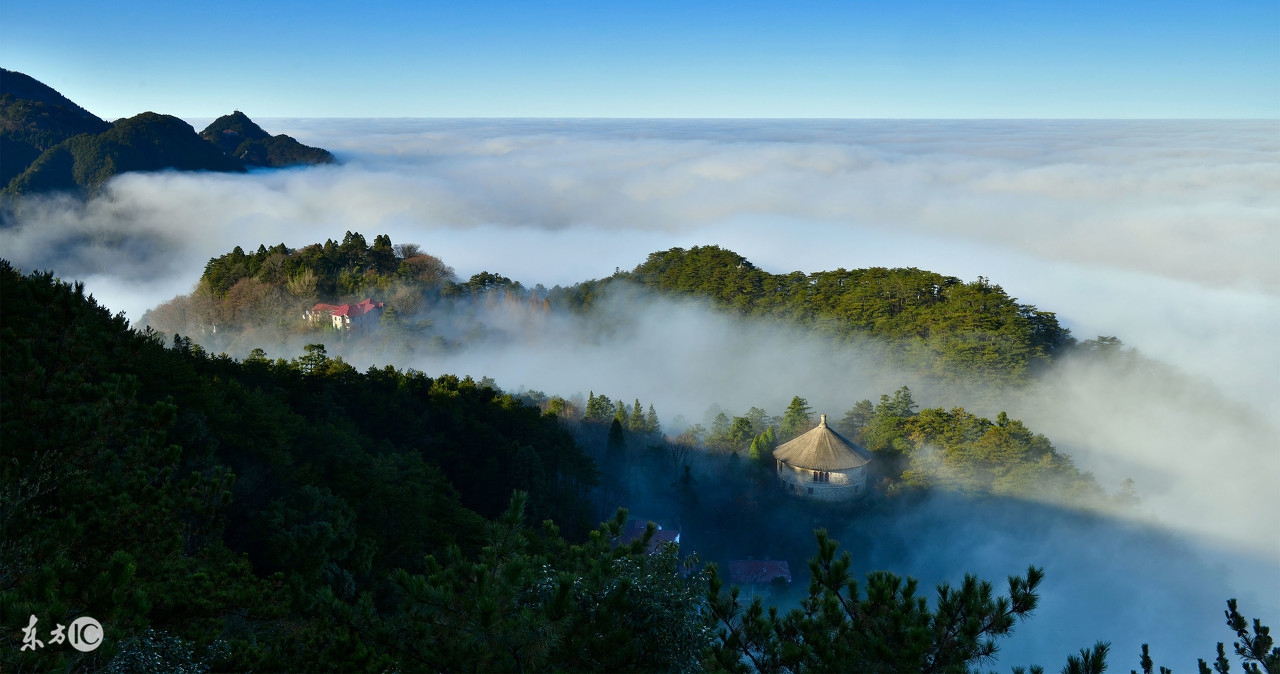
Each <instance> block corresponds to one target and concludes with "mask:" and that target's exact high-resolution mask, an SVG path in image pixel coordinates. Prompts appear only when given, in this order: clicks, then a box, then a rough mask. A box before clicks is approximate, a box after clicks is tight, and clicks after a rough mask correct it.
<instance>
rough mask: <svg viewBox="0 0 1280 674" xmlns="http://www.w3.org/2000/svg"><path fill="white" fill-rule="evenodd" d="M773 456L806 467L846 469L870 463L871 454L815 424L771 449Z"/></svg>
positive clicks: (825, 424)
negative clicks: (803, 432) (815, 426)
mask: <svg viewBox="0 0 1280 674" xmlns="http://www.w3.org/2000/svg"><path fill="white" fill-rule="evenodd" d="M773 458H775V459H780V460H782V461H785V462H787V464H789V465H792V466H795V467H796V468H805V469H808V470H828V471H829V470H848V469H850V468H857V467H859V466H865V465H867V464H868V463H871V453H870V452H868V451H867V450H865V449H863V448H862V447H859V446H858V445H857V444H856V443H854V442H853V441H851V440H849V439H848V438H846V437H844V436H843V435H840V434H839V433H837V432H835V431H833V430H831V427H830V426H827V415H825V414H824V415H822V421H821V423H819V424H818V427H817V428H815V429H813V430H811V431H809V432H808V433H805V434H804V435H801V436H800V437H798V438H795V439H794V440H792V441H790V442H785V443H783V444H781V445H779V446H778V448H777V449H775V450H773Z"/></svg>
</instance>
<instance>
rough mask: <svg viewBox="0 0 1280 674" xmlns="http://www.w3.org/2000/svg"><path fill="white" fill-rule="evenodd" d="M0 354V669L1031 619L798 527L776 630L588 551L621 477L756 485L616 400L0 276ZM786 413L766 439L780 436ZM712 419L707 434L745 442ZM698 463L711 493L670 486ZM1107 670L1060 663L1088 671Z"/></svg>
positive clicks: (808, 661)
mask: <svg viewBox="0 0 1280 674" xmlns="http://www.w3.org/2000/svg"><path fill="white" fill-rule="evenodd" d="M0 363H3V368H2V369H0V438H3V443H4V451H3V461H2V462H0V621H3V623H4V624H5V625H8V626H11V628H10V629H11V630H12V631H10V632H8V633H7V635H6V636H7V640H8V642H9V643H8V645H7V647H6V648H5V649H4V652H3V655H2V656H0V657H2V658H3V662H4V663H5V665H4V666H5V668H6V669H8V670H15V671H19V670H20V671H26V670H48V669H67V668H74V669H107V670H109V671H144V670H147V671H180V670H181V671H207V670H208V669H209V668H216V669H220V670H222V669H229V670H249V669H252V670H266V671H279V670H291V671H301V670H305V671H313V670H321V669H325V670H378V671H387V670H411V671H414V670H448V671H454V670H474V671H493V670H499V671H512V670H517V669H519V670H522V671H523V670H533V669H537V670H561V671H568V670H573V671H635V670H641V671H653V670H697V669H710V670H716V671H725V670H727V671H752V670H755V671H790V672H799V671H816V670H830V669H842V670H861V671H903V670H908V669H909V670H920V671H966V670H967V668H969V667H971V666H974V665H978V664H980V663H982V662H983V661H984V660H983V658H984V657H985V656H987V655H989V654H991V653H993V652H994V649H995V647H996V645H997V643H998V640H999V639H1001V638H1003V637H1006V636H1008V635H1009V634H1011V633H1012V632H1013V630H1014V628H1015V626H1016V624H1017V623H1018V621H1020V620H1022V619H1026V618H1028V617H1029V616H1030V615H1031V614H1032V612H1033V611H1034V609H1035V606H1036V603H1037V601H1038V594H1037V588H1038V586H1039V583H1040V580H1041V578H1042V575H1043V574H1042V572H1041V570H1040V569H1038V568H1034V567H1033V568H1031V569H1028V570H1027V571H1026V573H1025V574H1024V575H1022V576H1016V577H1011V578H1010V580H1009V584H1008V589H1007V593H1005V594H1003V595H1000V596H997V591H996V589H995V588H994V587H993V586H992V585H991V584H990V583H988V582H985V581H982V580H980V579H977V578H973V577H969V578H966V579H965V580H964V582H963V583H961V584H960V585H959V586H957V587H949V586H942V587H939V588H938V590H937V594H936V595H935V596H934V598H933V601H932V602H930V601H929V600H928V599H929V598H928V597H927V596H925V595H923V594H922V593H920V591H919V588H918V586H917V584H916V582H915V581H914V580H911V579H903V578H900V577H897V576H895V575H893V574H891V573H887V572H875V573H872V574H869V575H868V577H867V579H866V583H865V586H864V585H863V584H861V583H857V582H855V581H854V579H853V578H852V577H851V574H850V561H849V558H848V556H847V555H846V554H841V553H839V551H838V544H837V543H836V542H835V541H833V540H831V539H830V538H829V537H828V536H826V535H825V533H823V532H818V536H817V554H816V555H815V557H814V558H813V559H812V560H811V561H810V563H809V576H810V581H809V587H808V591H807V594H806V598H804V599H803V600H802V601H801V603H800V606H799V607H798V608H795V609H792V610H789V611H777V610H775V609H766V608H765V607H764V606H763V604H762V603H761V601H760V599H759V598H758V597H757V598H755V599H748V598H747V597H745V596H743V595H741V594H739V593H738V591H737V590H736V589H735V588H729V587H727V586H726V585H725V584H724V582H723V580H722V578H721V576H720V574H719V572H718V570H717V569H716V567H715V566H714V565H712V566H707V567H702V566H701V565H699V564H698V563H697V560H696V559H682V558H681V557H680V555H679V553H678V551H677V549H676V548H674V547H667V548H664V549H662V550H660V551H659V553H658V554H648V553H647V552H646V550H647V544H648V536H649V535H651V534H652V530H651V531H650V532H648V533H647V534H646V536H645V537H642V538H641V539H640V540H638V541H636V542H635V543H633V544H630V545H615V544H613V543H612V541H614V539H615V538H616V537H617V536H618V533H619V531H620V529H621V526H622V524H623V523H624V521H625V520H626V514H625V512H619V514H618V515H617V517H615V518H613V519H611V520H609V521H607V522H606V523H605V524H603V525H601V526H599V527H596V528H592V525H591V523H592V522H593V521H594V519H593V518H594V516H595V514H596V509H598V508H599V507H600V506H601V504H602V503H606V502H607V501H609V500H612V499H618V500H621V501H623V502H625V501H627V500H629V496H628V494H627V490H628V489H630V488H631V485H630V483H629V482H628V480H633V479H635V478H634V476H635V475H637V474H643V472H644V471H643V470H638V469H639V468H640V467H642V466H643V464H644V463H645V462H654V463H656V464H659V465H662V466H670V467H669V468H664V469H665V470H671V471H672V472H674V473H675V474H676V475H680V474H681V473H683V475H685V476H686V477H687V478H688V479H685V480H682V479H680V478H677V479H676V480H674V481H673V482H672V484H671V487H670V488H671V489H672V490H673V494H674V496H673V497H672V498H671V499H669V500H673V501H676V502H681V505H680V507H683V508H686V509H688V512H687V515H688V521H690V522H693V523H696V522H698V521H703V522H710V521H713V520H714V519H716V518H722V517H723V514H722V513H723V512H724V509H726V508H732V509H733V512H735V513H741V512H742V509H743V508H744V507H745V508H748V509H749V508H751V507H753V506H751V504H749V503H742V502H741V499H742V498H744V496H745V497H746V498H748V499H752V498H768V497H769V496H768V495H769V494H774V495H776V494H777V493H778V492H777V490H759V491H753V490H752V489H751V488H750V485H752V484H755V483H759V481H760V479H761V475H764V474H767V472H768V471H767V470H759V469H758V467H757V466H756V465H755V464H754V462H752V461H750V460H749V458H744V457H742V456H740V454H739V453H737V452H735V451H720V452H709V453H705V458H704V459H703V462H704V463H703V465H702V466H701V468H700V469H699V471H701V472H699V471H691V470H690V468H689V467H688V464H687V463H685V464H684V468H683V469H681V467H680V465H681V464H680V463H677V464H675V465H674V466H672V465H670V464H671V462H670V461H669V458H670V456H671V453H672V452H673V451H674V452H679V451H680V450H679V448H678V447H664V446H663V441H660V440H659V438H660V436H658V435H657V434H656V433H655V432H654V429H652V428H650V427H649V425H648V423H647V421H645V420H644V419H646V418H647V415H640V414H638V412H639V411H640V410H641V409H642V406H641V403H640V402H639V401H636V402H635V403H634V404H633V405H631V406H626V405H619V404H615V403H614V402H613V401H612V400H609V399H608V398H605V399H604V401H603V402H602V401H600V400H598V398H602V396H594V395H593V400H594V402H595V405H594V408H593V410H592V412H591V416H590V417H589V418H587V419H586V420H585V421H583V422H582V423H580V424H578V425H577V427H576V430H575V427H574V426H573V425H566V424H565V423H564V420H562V419H561V418H560V416H559V415H558V414H557V413H556V412H544V411H543V410H542V409H540V408H539V407H538V406H535V405H531V404H528V403H527V402H526V401H525V400H524V399H522V398H518V397H514V396H512V395H509V394H505V393H503V392H501V391H499V390H497V389H496V388H495V387H493V386H491V385H489V384H487V383H486V382H476V381H473V380H471V379H469V378H462V379H459V378H457V377H453V376H448V375H444V376H438V377H427V376H425V375H423V374H421V373H417V372H412V371H397V370H395V369H392V368H383V369H377V368H370V369H369V370H367V371H365V372H359V371H357V370H355V369H354V368H352V367H351V366H350V365H348V364H346V363H345V362H343V361H342V360H341V359H340V358H336V357H330V356H329V355H328V354H327V353H326V352H325V350H324V348H323V347H322V346H319V345H315V346H313V347H310V348H308V349H307V350H306V352H305V353H304V355H302V356H300V357H298V358H294V359H292V360H282V359H277V360H269V359H267V358H266V357H265V354H263V353H261V352H256V353H254V354H252V355H251V356H250V357H248V358H246V359H244V360H243V361H237V360H233V359H231V358H229V357H226V356H215V355H211V354H209V353H207V352H205V351H204V350H203V349H202V348H200V347H199V346H198V345H196V344H194V343H193V342H192V341H191V340H190V339H188V338H185V337H174V338H173V339H172V340H167V341H166V340H162V339H161V338H160V337H159V336H158V335H157V334H156V333H153V332H150V331H146V330H144V331H137V330H134V329H131V328H130V326H129V325H128V323H127V321H125V320H124V318H123V317H121V316H118V315H117V316H113V315H111V313H110V312H109V311H107V310H106V309H105V308H103V307H101V306H99V305H98V304H97V303H96V302H95V301H94V300H93V299H92V298H91V297H88V296H86V295H85V293H84V289H83V286H82V285H79V284H68V283H63V282H61V281H58V280H56V279H54V278H53V277H52V276H51V275H49V274H42V273H35V274H30V275H23V274H22V273H20V272H19V271H18V270H16V269H13V268H12V267H11V266H10V265H9V264H8V263H7V262H0ZM547 402H548V406H550V405H551V404H552V403H553V402H554V399H548V401H547ZM864 402H865V403H866V404H862V403H859V404H858V405H855V406H854V408H853V409H852V410H850V413H849V415H847V423H849V424H851V425H854V426H856V428H855V429H854V432H857V433H859V437H860V438H861V439H862V441H863V442H866V443H868V445H869V446H872V447H878V446H879V445H878V444H877V443H879V444H886V443H887V446H888V447H889V448H891V449H889V450H887V451H895V450H894V449H892V448H895V447H898V446H900V445H901V444H902V442H911V441H913V439H915V438H917V437H933V436H930V435H928V434H930V433H932V434H934V435H938V436H946V435H948V434H952V433H954V434H956V437H954V438H950V439H943V440H940V441H941V442H943V443H944V445H946V446H947V447H948V448H950V447H953V446H954V447H958V448H961V450H962V451H963V452H965V453H975V454H976V455H978V456H980V457H985V458H984V460H988V459H990V456H989V455H987V454H983V453H982V451H981V449H980V448H981V447H987V446H995V447H1012V446H1019V447H1023V448H1024V449H1023V452H1024V453H1025V454H1027V455H1028V456H1029V457H1030V458H1032V459H1034V458H1035V456H1036V455H1037V453H1038V454H1039V456H1040V457H1041V458H1043V457H1044V456H1052V455H1053V454H1052V449H1051V447H1047V446H1046V441H1044V440H1043V439H1042V438H1040V437H1039V436H1035V435H1034V434H1030V432H1029V431H1026V430H1025V429H1022V428H1020V427H1019V426H1018V425H1017V424H1016V423H1015V422H1012V421H1009V420H1007V419H1003V418H1002V419H999V420H997V421H996V422H994V423H992V422H988V421H986V420H978V419H972V418H969V417H965V416H963V415H961V414H960V413H959V412H957V411H955V410H953V411H951V412H944V411H942V410H932V411H931V410H924V411H920V412H916V411H915V409H914V407H915V406H914V402H913V401H912V400H911V399H910V392H909V391H906V390H905V389H904V390H900V391H898V392H897V393H895V394H894V395H893V396H889V395H886V396H884V397H883V398H882V399H881V401H880V404H879V405H871V404H870V402H869V401H864ZM805 407H806V406H805V404H804V402H803V400H802V399H798V400H797V401H793V405H792V408H789V409H788V410H787V412H786V413H785V414H784V415H783V416H782V417H781V418H780V419H778V420H777V422H778V423H777V428H778V429H779V432H783V433H786V432H792V431H796V432H798V431H800V430H802V429H803V427H804V425H805V423H807V419H808V411H807V410H806V409H805ZM868 407H870V415H869V416H866V415H863V414H862V413H863V412H866V411H867V408H868ZM606 408H608V409H612V410H614V416H612V417H610V416H608V411H607V410H606ZM561 410H562V412H563V413H566V414H568V412H567V410H564V409H563V408H561ZM619 410H621V413H620V412H619ZM947 415H950V417H948V416H947ZM622 416H625V417H626V419H627V422H626V423H625V424H624V423H623V422H622V421H621V418H622ZM949 418H951V419H954V418H960V419H961V420H960V421H957V422H954V423H952V422H949V421H948V419H949ZM633 419H634V420H633ZM744 419H746V417H744ZM750 421H751V420H750V419H747V424H748V425H749V424H750ZM735 425H737V426H742V424H733V423H731V424H730V425H729V427H730V430H731V432H730V434H729V436H728V437H726V438H723V439H722V440H721V441H722V442H727V443H735V442H736V443H741V444H739V445H736V446H742V444H745V442H746V438H745V436H744V434H743V432H742V431H744V430H745V429H740V431H739V432H738V433H737V434H736V436H735V434H734V433H733V432H732V429H733V427H734V426H735ZM773 428H774V426H773V425H772V424H771V425H770V426H769V429H773ZM784 429H786V430H784ZM884 429H888V430H884ZM753 430H754V427H753ZM992 433H995V434H997V436H998V437H995V438H993V439H991V440H989V441H988V440H986V438H987V437H988V436H989V435H991V434H992ZM1001 434H1003V435H1001ZM1006 436H1007V437H1006ZM757 440H759V438H753V439H752V440H751V442H753V443H754V442H756V441H757ZM946 443H950V444H946ZM1002 443H1003V444H1002ZM668 444H671V443H668ZM876 451H886V450H884V449H882V448H881V449H877V450H876ZM686 458H687V455H686ZM984 465H985V464H984ZM708 466H716V467H717V468H716V470H718V471H720V472H719V477H718V478H716V481H717V482H718V483H720V485H719V486H720V488H719V489H698V490H694V489H692V488H691V487H692V485H691V483H690V481H691V480H697V479H698V476H699V475H701V476H702V477H701V479H703V480H707V479H709V478H708V477H707V475H706V473H705V471H707V470H709V468H708ZM631 468H636V469H637V470H631ZM979 474H981V473H980V472H979ZM620 477H626V478H627V479H626V480H621V481H620V480H619V478H620ZM999 477H1000V476H998V475H994V473H993V476H992V480H998V479H999ZM984 479H985V478H974V480H975V484H977V485H983V484H988V483H986V482H983V480H984ZM994 484H995V483H994V482H992V483H990V485H989V486H991V487H992V488H994ZM681 494H684V496H681ZM752 494H755V496H752ZM602 495H604V496H602ZM775 498H776V496H775ZM754 507H756V508H758V509H760V510H761V511H762V512H768V511H770V510H777V509H779V508H781V507H784V506H781V505H779V504H775V503H770V502H765V503H758V504H756V505H755V506H754ZM792 507H795V506H794V504H792ZM833 514H834V515H836V516H839V513H833ZM733 519H734V520H736V521H737V522H738V524H740V525H743V526H751V522H752V518H751V517H742V516H738V517H734V518H733ZM720 521H724V520H722V519H721V520H720ZM539 523H541V524H539ZM731 528H732V527H731ZM726 535H728V536H732V535H733V532H732V531H730V532H728V533H727V534H726ZM80 615H91V616H93V617H95V618H97V619H98V620H100V621H101V622H102V623H103V624H104V625H107V626H108V635H107V636H108V640H107V641H106V643H105V645H104V646H103V647H102V648H100V649H98V650H96V651H93V652H91V653H87V654H84V653H79V652H77V651H75V650H72V649H69V648H60V649H58V648H45V649H41V650H26V651H24V650H21V644H22V638H23V633H22V631H21V630H19V629H18V627H20V626H23V625H26V624H27V618H28V616H37V617H38V619H39V620H40V621H41V624H42V625H44V626H48V627H51V626H52V625H54V624H64V625H65V624H68V623H69V622H70V621H71V620H73V619H74V618H75V617H77V616H80ZM1227 616H1228V625H1229V627H1230V629H1231V630H1232V631H1233V632H1234V633H1235V635H1236V638H1237V639H1239V641H1237V642H1236V643H1237V647H1236V648H1237V657H1238V658H1239V659H1241V660H1242V661H1245V662H1255V663H1261V666H1263V667H1267V668H1270V669H1267V670H1266V671H1275V670H1274V667H1275V665H1276V663H1277V660H1278V659H1280V651H1278V650H1275V649H1274V648H1273V642H1272V640H1271V637H1270V636H1269V632H1268V631H1267V629H1266V627H1265V626H1262V625H1260V624H1259V623H1257V622H1256V621H1255V623H1254V624H1253V625H1252V626H1251V625H1249V623H1248V621H1247V620H1245V618H1244V617H1243V616H1241V615H1240V614H1239V612H1238V610H1237V607H1236V605H1235V604H1234V602H1233V603H1231V604H1230V605H1229V609H1228V612H1227ZM46 634H47V633H46ZM1106 653H1107V645H1106V644H1105V643H1104V642H1099V643H1098V644H1095V645H1094V646H1091V647H1089V648H1087V649H1084V651H1082V653H1081V655H1080V656H1078V657H1077V656H1073V659H1072V661H1071V662H1069V664H1068V668H1069V669H1068V670H1067V671H1091V672H1097V671H1101V669H1100V666H1099V663H1104V662H1105V656H1106ZM1225 657H1226V656H1225V655H1224V656H1223V657H1222V661H1223V662H1225V661H1226V659H1225ZM1149 662H1150V659H1149V658H1148V659H1147V660H1145V661H1144V663H1149ZM1072 663H1074V664H1072ZM1205 666H1206V667H1207V666H1208V665H1205ZM1145 669H1148V670H1149V667H1147V668H1145ZM1219 671H1226V670H1225V669H1221V668H1220V669H1219Z"/></svg>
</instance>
